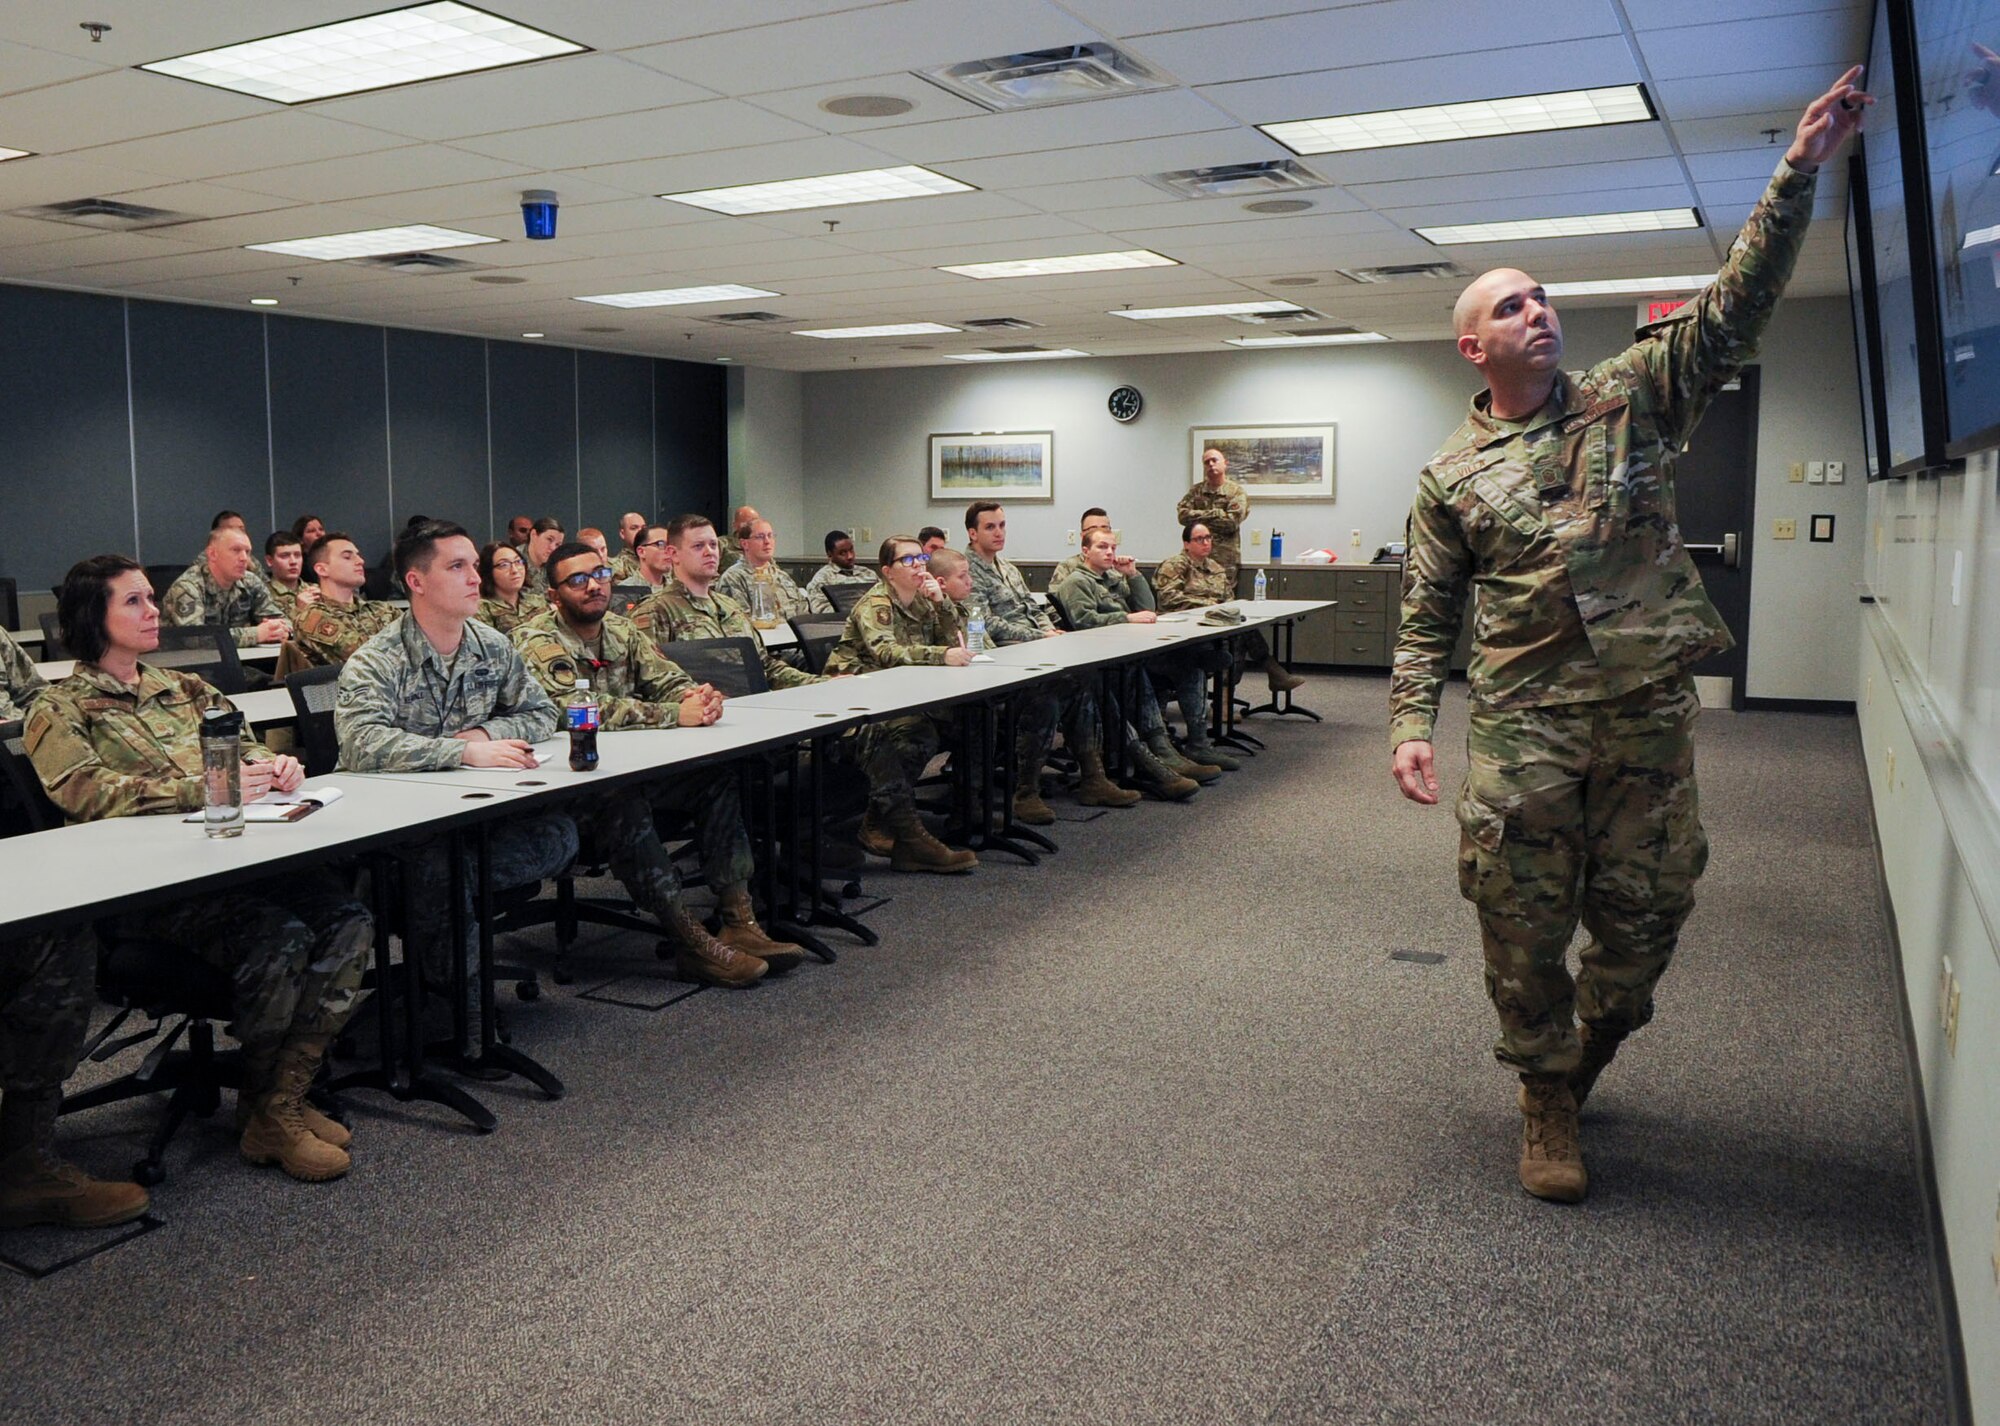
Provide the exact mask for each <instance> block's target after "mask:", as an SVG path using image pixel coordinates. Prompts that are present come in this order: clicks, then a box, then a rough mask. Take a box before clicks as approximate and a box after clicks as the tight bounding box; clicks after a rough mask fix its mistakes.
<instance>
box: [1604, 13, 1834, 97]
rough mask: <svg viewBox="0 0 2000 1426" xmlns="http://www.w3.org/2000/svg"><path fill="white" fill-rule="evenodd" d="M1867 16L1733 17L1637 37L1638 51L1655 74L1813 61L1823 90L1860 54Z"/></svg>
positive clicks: (1667, 76) (1758, 69)
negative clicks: (1808, 19)
mask: <svg viewBox="0 0 2000 1426" xmlns="http://www.w3.org/2000/svg"><path fill="white" fill-rule="evenodd" d="M1867 48H1868V19H1867V15H1866V14H1865V13H1863V12H1851V13H1847V14H1839V13H1835V14H1822V15H1817V16H1813V17H1812V23H1809V24H1807V23H1801V21H1800V17H1799V16H1796V15H1783V16H1767V17H1762V18H1758V19H1736V20H1730V21H1727V22H1724V23H1716V24H1705V25H1698V26H1693V27H1684V28H1679V29H1671V30H1655V31H1653V32H1651V33H1649V34H1645V35H1641V36H1640V37H1639V52H1640V54H1642V55H1644V56H1645V59H1646V67H1647V68H1648V69H1650V70H1651V71H1652V73H1653V77H1654V78H1655V79H1657V80H1661V81H1663V82H1664V81H1666V80H1669V79H1686V78H1689V77H1692V76H1698V75H1704V74H1716V73H1720V72H1722V71H1724V70H1728V69H1734V70H1746V71H1750V72H1753V73H1763V72H1764V71H1766V70H1771V69H1789V68H1793V67H1796V66H1800V65H1818V66H1820V68H1821V72H1822V73H1823V74H1824V76H1825V79H1824V81H1823V82H1822V83H1821V85H1820V89H1821V91H1822V92H1824V91H1825V90H1826V89H1827V88H1829V87H1831V86H1832V84H1833V82H1834V80H1836V79H1838V78H1840V76H1841V73H1842V71H1844V70H1846V69H1847V68H1848V66H1850V65H1852V64H1854V63H1856V62H1857V58H1856V57H1857V56H1865V55H1866V54H1867Z"/></svg>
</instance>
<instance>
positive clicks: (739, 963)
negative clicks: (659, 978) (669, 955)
mask: <svg viewBox="0 0 2000 1426" xmlns="http://www.w3.org/2000/svg"><path fill="white" fill-rule="evenodd" d="M661 924H662V929H664V930H665V931H666V933H667V943H668V944H669V945H671V946H672V947H673V948H674V974H675V975H677V976H679V977H680V978H681V979H682V980H690V981H699V982H701V983H702V984H704V985H719V986H723V987H725V988H726V989H730V990H734V989H737V988H738V987H741V986H745V985H753V984H755V983H756V982H758V981H760V980H762V979H763V978H764V974H765V972H766V971H768V970H769V969H770V967H769V966H768V965H766V964H765V963H764V961H763V960H762V959H761V958H759V957H757V956H753V955H750V954H749V953H748V952H745V951H739V950H737V949H736V947H734V946H731V945H725V944H724V943H723V942H721V941H718V940H716V939H715V937H713V936H711V935H709V934H708V927H706V926H704V925H702V924H701V922H699V921H697V920H695V918H694V917H693V916H692V915H690V914H689V913H688V909H687V907H686V906H685V905H683V904H682V903H681V902H680V901H679V900H678V899H676V900H675V902H674V905H673V911H672V914H670V915H668V916H666V917H663V918H662V921H661Z"/></svg>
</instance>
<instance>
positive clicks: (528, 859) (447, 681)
mask: <svg viewBox="0 0 2000 1426" xmlns="http://www.w3.org/2000/svg"><path fill="white" fill-rule="evenodd" d="M394 558H395V564H396V572H397V574H398V576H400V577H401V579H402V581H403V583H404V585H405V587H407V588H408V589H409V591H410V612H409V614H408V615H407V616H405V617H404V618H402V619H399V620H397V621H396V622H395V623H394V624H391V625H390V626H389V627H388V628H386V629H384V630H383V631H382V632H381V633H379V634H377V635H376V636H375V637H374V638H372V639H370V640H369V641H368V642H367V643H365V644H363V645H362V646H361V647H360V648H359V649H357V650H355V652H354V654H353V656H352V657H350V658H349V659H348V660H347V663H346V664H345V666H343V667H342V669H341V670H340V691H339V693H338V695H337V696H336V699H335V703H334V710H333V727H334V733H335V735H336V736H337V737H338V738H339V740H340V766H341V767H342V768H344V769H346V770H347V771H350V772H438V771H446V770H449V769H451V768H457V767H509V768H521V769H524V770H525V769H530V768H533V767H534V766H535V765H536V764H535V755H534V752H533V750H532V745H533V744H535V743H539V742H542V741H544V740H546V739H548V738H552V737H554V736H555V733H556V725H557V722H558V714H557V711H556V705H555V704H554V703H552V702H550V701H549V695H548V694H547V693H546V692H544V691H543V689H542V686H541V684H539V683H537V682H536V681H535V680H534V678H533V676H532V675H530V674H529V672H528V668H527V665H526V664H524V663H522V662H521V656H520V654H518V653H516V652H515V650H514V646H513V644H511V643H509V642H508V641H507V638H506V636H505V635H504V634H501V633H500V632H498V631H497V630H495V629H493V628H491V627H489V626H488V625H485V624H482V623H480V622H479V621H478V620H476V619H474V618H473V617H472V616H473V615H474V613H475V612H477V610H478V608H479V550H478V548H477V547H476V546H474V544H473V543H472V537H471V536H470V535H468V534H466V532H465V531H464V530H463V529H462V528H461V527H459V526H457V525H453V524H450V523H448V522H446V521H443V520H431V521H428V522H426V523H425V524H422V525H417V526H414V527H411V528H409V529H406V530H404V532H403V533H402V535H400V536H399V537H398V538H397V540H396V549H395V556H394ZM487 857H488V864H489V865H490V867H491V868H492V870H491V884H492V886H493V888H494V890H496V891H498V890H502V889H505V888H507V887H513V886H531V885H534V884H536V883H538V882H540V881H541V880H542V879H543V878H544V877H548V876H553V875H555V874H556V873H557V872H560V871H562V870H563V869H564V868H565V867H567V866H569V865H570V863H571V862H573V861H574V860H575V859H576V826H575V824H574V823H572V822H571V821H570V819H569V818H568V817H565V816H563V815H561V814H560V813H554V812H524V813H520V814H517V815H515V816H512V817H509V818H507V819H506V820H504V821H500V822H495V823H494V824H493V825H492V826H491V828H490V829H489V831H488V838H487ZM466 860H467V862H468V863H470V862H471V861H472V860H473V859H472V858H470V857H468V858H467V859H466ZM403 864H404V867H403V875H404V884H405V897H404V901H405V904H406V905H407V907H408V909H409V916H410V927H409V933H408V935H407V936H406V938H405V939H406V940H407V941H408V943H409V944H411V945H412V946H415V947H416V948H417V954H418V955H419V956H420V957H422V960H423V965H424V970H425V972H426V974H428V975H429V976H430V977H431V978H432V980H433V981H434V982H437V983H446V982H447V981H448V978H449V977H450V975H451V959H450V957H451V942H450V935H451V898H452V897H453V896H454V895H455V896H456V897H457V899H458V904H459V906H460V907H461V909H462V910H463V912H464V915H465V928H466V936H465V942H464V944H463V945H462V946H461V947H460V948H459V952H460V954H461V955H462V956H463V958H464V964H465V967H466V972H467V974H466V995H467V1005H466V1008H467V1012H468V1016H469V1017H476V1016H477V1014H478V1005H479V993H478V992H479V986H478V982H479V928H478V925H477V918H476V915H475V909H474V896H475V893H476V891H477V887H478V882H477V877H476V868H475V867H473V866H472V865H469V864H468V865H466V866H465V867H464V868H463V871H464V876H463V877H462V878H461V879H460V881H459V884H458V886H457V887H456V888H455V889H454V888H453V886H452V884H451V858H450V850H449V846H448V844H447V843H446V842H444V841H442V840H440V841H436V842H431V843H428V844H426V845H424V846H422V847H419V848H417V849H416V850H415V851H413V852H411V853H408V854H406V855H405V856H404V858H403Z"/></svg>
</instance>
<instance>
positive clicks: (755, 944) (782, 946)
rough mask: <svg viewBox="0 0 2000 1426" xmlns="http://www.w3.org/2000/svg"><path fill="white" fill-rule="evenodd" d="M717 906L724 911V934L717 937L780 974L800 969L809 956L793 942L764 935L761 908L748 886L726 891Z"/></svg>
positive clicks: (726, 944) (724, 943)
mask: <svg viewBox="0 0 2000 1426" xmlns="http://www.w3.org/2000/svg"><path fill="white" fill-rule="evenodd" d="M716 909H717V910H718V911H720V912H721V913H722V934H721V935H720V936H718V937H717V938H716V939H717V940H719V941H721V942H722V944H723V945H725V946H731V947H734V948H735V949H736V950H739V951H742V952H744V953H745V954H746V955H752V956H755V957H756V958H757V959H758V960H760V961H762V962H763V963H764V964H765V965H766V966H768V967H770V968H771V970H772V971H774V972H776V973H778V974H780V975H782V974H783V973H784V972H786V971H788V970H795V969H797V967H798V964H799V962H800V961H802V960H804V959H805V958H806V953H805V952H804V951H802V950H800V949H799V948H798V947H797V946H795V945H793V944H792V943H791V942H790V941H774V940H772V939H771V938H770V937H769V936H767V935H765V934H764V928H763V927H762V926H759V925H758V924H757V908H756V906H755V905H753V904H752V903H751V900H750V889H749V888H748V887H743V886H739V887H735V888H734V889H732V890H729V891H725V892H723V893H722V896H721V898H720V899H719V900H718V901H717V902H716Z"/></svg>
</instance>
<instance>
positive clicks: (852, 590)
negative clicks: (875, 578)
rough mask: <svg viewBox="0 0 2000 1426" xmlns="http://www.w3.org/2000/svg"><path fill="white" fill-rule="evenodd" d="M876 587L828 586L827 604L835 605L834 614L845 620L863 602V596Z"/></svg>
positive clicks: (853, 585)
mask: <svg viewBox="0 0 2000 1426" xmlns="http://www.w3.org/2000/svg"><path fill="white" fill-rule="evenodd" d="M874 587H875V586H873V585H872V584H829V585H827V586H826V598H827V602H828V603H830V604H832V605H833V612H834V613H836V614H838V615H839V616H840V617H841V618H843V619H845V618H846V617H847V616H848V615H849V614H852V613H853V612H854V606H855V605H857V604H859V603H860V602H861V596H862V595H864V594H866V593H867V592H868V591H869V590H870V589H873V588H874Z"/></svg>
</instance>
